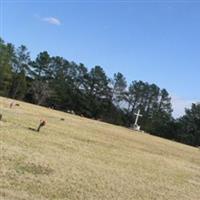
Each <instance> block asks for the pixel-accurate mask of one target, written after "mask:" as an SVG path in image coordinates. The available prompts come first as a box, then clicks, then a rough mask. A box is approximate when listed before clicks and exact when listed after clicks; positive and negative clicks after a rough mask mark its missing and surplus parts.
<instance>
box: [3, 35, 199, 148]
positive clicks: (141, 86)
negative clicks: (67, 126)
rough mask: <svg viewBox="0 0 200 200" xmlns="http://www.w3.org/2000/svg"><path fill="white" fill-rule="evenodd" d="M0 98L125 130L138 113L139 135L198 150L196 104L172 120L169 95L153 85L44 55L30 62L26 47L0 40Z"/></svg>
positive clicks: (98, 68)
mask: <svg viewBox="0 0 200 200" xmlns="http://www.w3.org/2000/svg"><path fill="white" fill-rule="evenodd" d="M0 95H1V96H5V97H10V98H13V99H18V100H24V101H27V102H30V103H34V104H37V105H43V106H47V107H53V108H55V109H58V110H62V111H65V112H68V111H69V110H73V111H74V112H75V113H76V114H78V115H82V116H85V117H88V118H93V119H98V120H101V121H105V122H108V123H112V124H117V125H122V126H126V127H131V126H132V125H133V121H134V118H135V117H134V113H135V112H137V111H138V110H139V109H140V111H141V113H142V115H143V117H142V118H140V122H139V123H140V125H141V126H142V129H143V130H144V131H146V132H148V133H151V134H153V135H157V136H160V137H164V138H167V139H172V140H175V141H178V142H182V143H186V144H189V145H193V146H200V104H193V105H192V108H191V109H186V111H185V115H184V116H182V117H180V118H179V119H174V118H173V117H172V111H173V110H172V104H171V98H170V95H169V93H168V92H167V90H166V89H162V88H159V87H158V86H157V85H156V84H150V83H148V82H144V81H132V82H131V83H130V84H128V83H127V81H126V78H125V77H124V75H123V74H122V73H120V72H118V73H115V74H114V76H113V77H112V78H110V77H108V76H107V75H106V73H105V71H104V70H103V68H102V67H101V66H94V67H93V68H91V69H90V70H88V68H87V67H86V66H85V65H84V64H82V63H80V64H77V63H75V62H70V61H68V60H66V59H65V58H63V57H60V56H50V55H49V53H48V52H47V51H44V52H40V53H39V54H38V55H37V57H36V58H35V59H34V60H32V59H31V57H30V53H29V51H28V49H27V48H26V46H24V45H21V46H20V47H18V48H16V47H15V46H14V45H13V44H11V43H5V42H4V41H3V39H1V38H0Z"/></svg>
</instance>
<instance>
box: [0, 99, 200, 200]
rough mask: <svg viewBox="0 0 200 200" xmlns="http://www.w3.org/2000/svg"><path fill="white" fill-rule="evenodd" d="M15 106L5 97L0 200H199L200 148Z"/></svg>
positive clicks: (0, 131) (0, 101)
mask: <svg viewBox="0 0 200 200" xmlns="http://www.w3.org/2000/svg"><path fill="white" fill-rule="evenodd" d="M10 102H11V100H9V99H6V98H1V97H0V113H2V114H3V121H1V122H0V199H2V200H22V199H24V200H45V199H59V200H62V199H63V200H64V199H66V200H67V199H69V200H97V199H98V200H199V199H200V150H199V149H198V148H194V147H190V146H187V145H183V144H179V143H176V142H172V141H169V140H165V139H161V138H159V137H155V136H151V135H149V134H145V133H138V132H134V131H131V130H129V129H126V128H123V127H120V126H114V125H111V124H107V123H103V122H99V121H95V120H90V119H87V118H83V117H79V116H76V115H71V114H66V113H63V112H59V111H55V110H51V109H48V108H44V107H39V106H35V105H31V104H27V103H23V102H17V103H19V104H20V106H16V107H13V108H12V109H10V108H9V103H10ZM61 118H64V121H63V120H61ZM40 119H46V120H47V125H46V126H45V127H42V128H41V131H40V133H38V132H35V131H33V130H31V129H34V128H37V126H38V124H39V120H40Z"/></svg>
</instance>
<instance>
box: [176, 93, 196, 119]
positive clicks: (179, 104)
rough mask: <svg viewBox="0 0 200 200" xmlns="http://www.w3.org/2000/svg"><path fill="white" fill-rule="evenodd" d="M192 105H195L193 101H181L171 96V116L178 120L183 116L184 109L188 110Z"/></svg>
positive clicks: (181, 99)
mask: <svg viewBox="0 0 200 200" xmlns="http://www.w3.org/2000/svg"><path fill="white" fill-rule="evenodd" d="M192 103H197V101H195V100H188V99H183V98H181V97H177V96H172V106H173V110H174V111H173V116H174V117H175V118H178V117H180V116H182V115H184V114H185V108H190V107H191V105H192Z"/></svg>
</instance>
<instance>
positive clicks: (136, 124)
mask: <svg viewBox="0 0 200 200" xmlns="http://www.w3.org/2000/svg"><path fill="white" fill-rule="evenodd" d="M134 115H136V118H135V123H134V126H133V128H134V129H135V130H136V131H139V130H140V126H139V125H138V119H139V117H142V115H141V114H140V110H138V113H134Z"/></svg>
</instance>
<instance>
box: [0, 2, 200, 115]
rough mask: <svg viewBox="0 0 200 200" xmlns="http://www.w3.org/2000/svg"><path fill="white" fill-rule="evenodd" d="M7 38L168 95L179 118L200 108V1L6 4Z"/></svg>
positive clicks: (0, 30)
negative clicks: (98, 67) (199, 104)
mask: <svg viewBox="0 0 200 200" xmlns="http://www.w3.org/2000/svg"><path fill="white" fill-rule="evenodd" d="M0 6H1V8H0V18H1V19H0V23H1V24H0V25H1V26H0V36H1V37H2V38H3V39H4V40H5V41H6V42H12V43H14V44H15V45H16V46H19V45H21V44H25V45H26V46H27V47H28V49H29V50H30V52H31V56H32V57H33V58H34V57H35V56H36V55H37V53H39V52H40V51H43V50H47V51H48V52H49V53H50V54H51V55H60V56H63V57H65V58H66V59H68V60H70V61H75V62H77V63H79V62H82V63H84V64H85V65H86V66H87V67H89V68H91V67H93V66H94V65H101V66H102V67H103V68H104V69H105V71H106V73H107V74H108V76H110V77H111V76H112V75H113V74H114V73H115V72H118V71H119V72H122V73H123V74H124V75H125V77H126V78H127V80H128V82H129V83H130V82H131V81H132V80H143V81H148V82H150V83H156V84H157V85H158V86H159V87H161V88H166V89H167V90H168V91H169V93H170V94H171V96H172V102H173V106H174V116H180V115H181V114H183V113H184V107H185V106H189V105H190V104H191V103H192V102H197V101H200V91H199V89H200V78H199V77H200V1H169V0H168V1H161V0H160V1H97V0H96V1H84V0H82V1H64V0H62V1H59V0H58V1H56V0H51V1H50V0H49V1H45V0H43V1H42V0H40V1H38V0H35V1H33V0H26V1H24V0H12V1H11V0H6V1H4V0H1V4H0Z"/></svg>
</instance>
